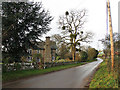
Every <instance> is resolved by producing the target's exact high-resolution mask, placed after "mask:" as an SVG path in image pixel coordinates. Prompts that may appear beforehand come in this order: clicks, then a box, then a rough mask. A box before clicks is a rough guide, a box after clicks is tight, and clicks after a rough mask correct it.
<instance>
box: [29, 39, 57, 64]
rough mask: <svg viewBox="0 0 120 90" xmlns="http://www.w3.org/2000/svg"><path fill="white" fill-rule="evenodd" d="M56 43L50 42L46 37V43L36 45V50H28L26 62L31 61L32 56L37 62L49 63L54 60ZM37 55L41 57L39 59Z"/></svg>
mask: <svg viewBox="0 0 120 90" xmlns="http://www.w3.org/2000/svg"><path fill="white" fill-rule="evenodd" d="M56 49H57V46H56V43H55V42H54V41H51V40H50V37H46V41H45V42H44V41H42V42H39V43H38V48H37V49H29V50H28V51H29V53H30V56H29V57H27V60H28V61H32V60H33V56H34V55H37V56H36V61H37V62H51V61H54V60H55V54H56ZM39 55H41V56H42V58H40V57H39Z"/></svg>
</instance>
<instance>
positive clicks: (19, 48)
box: [2, 2, 53, 61]
mask: <svg viewBox="0 0 120 90" xmlns="http://www.w3.org/2000/svg"><path fill="white" fill-rule="evenodd" d="M2 10H3V13H2V45H3V48H2V51H3V58H10V60H12V61H19V60H20V59H21V56H23V55H25V54H27V53H28V52H27V49H28V48H34V47H35V46H37V40H40V37H41V35H42V34H45V33H46V32H48V31H49V30H50V27H49V24H50V22H51V21H52V19H53V18H52V17H51V16H50V14H49V12H48V11H45V9H44V8H43V7H42V4H41V3H25V2H3V3H2ZM36 48H37V47H36Z"/></svg>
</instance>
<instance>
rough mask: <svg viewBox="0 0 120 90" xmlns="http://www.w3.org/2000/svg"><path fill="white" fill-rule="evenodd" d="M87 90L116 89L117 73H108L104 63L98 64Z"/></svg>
mask: <svg viewBox="0 0 120 90" xmlns="http://www.w3.org/2000/svg"><path fill="white" fill-rule="evenodd" d="M89 88H118V77H117V73H116V72H109V70H108V67H107V63H106V61H103V62H102V63H101V64H100V66H99V69H98V71H97V72H96V73H95V75H94V77H93V79H92V81H91V83H90V86H89Z"/></svg>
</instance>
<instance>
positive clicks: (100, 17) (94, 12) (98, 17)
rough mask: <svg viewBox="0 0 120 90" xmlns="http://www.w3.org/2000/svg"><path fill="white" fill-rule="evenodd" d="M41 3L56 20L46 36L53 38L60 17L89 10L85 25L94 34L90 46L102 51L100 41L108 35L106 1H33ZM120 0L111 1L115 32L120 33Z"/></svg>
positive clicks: (85, 28) (56, 31)
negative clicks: (74, 10) (72, 12)
mask: <svg viewBox="0 0 120 90" xmlns="http://www.w3.org/2000/svg"><path fill="white" fill-rule="evenodd" d="M32 1H35V2H36V1H37V2H40V1H42V4H43V7H44V8H45V9H46V10H49V11H50V14H51V16H53V17H54V20H53V21H52V23H51V25H50V26H51V28H52V29H51V31H50V32H48V33H47V35H43V39H45V36H51V35H53V34H58V33H60V31H59V30H58V26H57V23H56V22H57V21H58V17H59V16H60V15H63V14H64V13H65V11H69V10H72V9H77V10H82V9H87V11H88V13H87V15H88V16H87V17H86V18H87V22H86V23H85V25H84V30H85V31H91V32H93V33H94V34H95V35H94V39H93V42H92V43H91V44H90V45H91V46H92V47H94V48H96V49H102V45H101V43H100V42H98V40H99V39H102V38H104V35H105V34H106V32H107V30H106V0H32ZM119 1H120V0H110V4H111V14H112V25H113V32H118V2H119Z"/></svg>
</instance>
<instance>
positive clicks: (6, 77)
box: [2, 63, 86, 83]
mask: <svg viewBox="0 0 120 90" xmlns="http://www.w3.org/2000/svg"><path fill="white" fill-rule="evenodd" d="M83 64H86V63H77V64H68V65H63V66H56V67H51V68H47V69H39V70H38V69H36V70H22V71H11V72H5V73H2V81H3V83H6V82H8V81H13V80H17V79H21V78H26V77H30V76H35V75H41V74H46V73H49V72H54V71H59V70H63V69H67V68H71V67H75V66H80V65H83Z"/></svg>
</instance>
